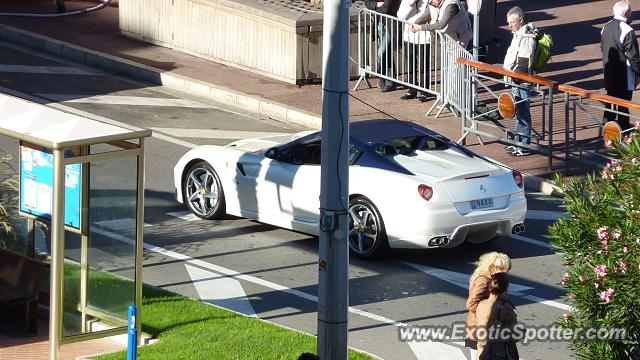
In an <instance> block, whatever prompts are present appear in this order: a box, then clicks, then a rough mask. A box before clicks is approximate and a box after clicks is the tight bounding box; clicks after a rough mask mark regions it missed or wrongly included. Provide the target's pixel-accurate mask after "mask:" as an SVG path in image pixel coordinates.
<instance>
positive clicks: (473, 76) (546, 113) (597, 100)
mask: <svg viewBox="0 0 640 360" xmlns="http://www.w3.org/2000/svg"><path fill="white" fill-rule="evenodd" d="M457 62H458V63H459V64H463V65H465V67H466V69H467V71H466V73H467V93H471V91H472V89H473V87H472V86H471V83H473V82H476V83H477V82H481V81H482V80H486V79H489V80H492V81H495V82H498V83H503V84H505V85H507V87H517V86H520V85H521V83H523V82H525V83H530V84H533V86H534V88H535V89H536V91H537V92H538V94H541V95H542V97H543V100H542V127H541V128H542V129H540V130H541V131H540V132H539V134H540V135H538V136H537V137H538V139H537V140H538V146H524V147H526V148H529V149H530V150H534V151H536V152H539V153H542V154H544V155H546V156H548V158H549V162H548V167H549V169H551V168H552V161H553V159H554V158H556V159H561V160H564V162H565V167H566V168H567V169H568V167H569V159H573V160H578V161H587V162H589V163H590V164H597V165H599V166H601V165H602V162H603V161H608V160H609V157H608V154H607V153H606V152H602V151H601V150H602V149H603V146H602V144H603V141H602V126H603V125H604V123H603V121H602V119H603V118H604V116H603V114H606V113H607V112H609V113H615V114H625V115H626V114H627V113H626V112H622V111H619V110H618V108H619V107H626V108H628V109H631V110H639V111H640V104H638V103H634V102H631V101H627V100H624V99H620V98H616V97H612V96H608V95H604V94H601V93H598V92H595V91H592V90H585V89H582V88H579V87H576V86H572V85H565V84H560V83H557V82H555V81H553V80H551V79H548V78H545V77H542V76H537V75H528V74H523V73H517V72H513V71H509V70H505V69H503V68H501V67H498V66H494V65H491V64H486V63H483V62H479V61H474V60H469V59H465V58H459V59H457ZM480 71H482V72H483V73H484V74H482V73H480ZM487 73H489V74H494V76H495V75H501V76H502V77H507V78H510V79H511V80H500V79H498V78H495V77H490V76H487V75H486V74H487ZM513 79H515V81H514V80H513ZM485 88H486V89H487V90H488V92H491V93H493V92H492V91H491V90H490V89H489V88H488V87H485ZM493 94H494V95H496V94H495V93H493ZM560 96H562V97H564V129H562V125H560V126H559V128H560V131H562V132H564V146H563V147H564V156H561V155H560V156H559V155H557V154H555V153H554V152H557V151H556V150H557V148H558V147H559V145H561V144H554V138H553V134H554V114H553V109H554V97H555V98H558V97H560ZM496 97H497V96H496ZM468 98H471V96H469V97H468ZM467 104H468V103H467ZM578 109H581V110H582V111H584V112H585V113H587V118H589V119H590V120H591V123H590V124H588V126H587V125H581V126H579V125H578V124H577V120H576V118H577V114H578ZM492 111H495V112H497V109H493V110H490V111H489V112H492ZM596 111H597V114H596V115H594V112H596ZM486 114H487V113H484V114H480V115H476V116H471V118H470V119H464V112H463V124H462V131H463V137H462V138H461V140H464V137H465V136H466V135H467V134H470V133H471V134H476V135H477V136H479V137H480V136H483V137H484V136H488V137H490V138H492V139H494V140H497V141H499V142H503V143H505V144H513V145H515V143H514V142H513V141H512V140H510V139H509V136H508V135H509V131H510V130H507V129H505V128H502V130H504V131H505V132H506V133H507V136H504V137H502V136H499V135H496V134H495V133H494V134H492V133H488V132H486V131H481V130H479V126H480V125H481V123H482V122H480V121H479V117H480V116H482V115H486ZM629 117H630V119H634V120H636V119H638V117H637V116H635V115H632V114H629ZM545 118H548V121H547V122H545ZM571 120H573V121H571ZM468 121H470V122H471V126H467V122H468ZM532 122H533V121H532ZM485 125H486V124H485ZM556 125H557V124H556ZM488 126H491V124H489V125H488ZM494 127H497V128H500V127H499V126H494ZM595 127H597V128H598V135H597V136H591V135H589V136H590V137H585V138H581V139H578V137H579V136H578V132H579V130H585V129H587V130H588V129H592V128H595ZM555 130H556V131H558V129H555ZM631 130H632V129H629V130H625V131H623V132H622V134H624V133H626V132H628V131H631ZM532 137H533V136H532ZM540 140H545V141H546V144H545V145H544V146H541V145H540ZM519 146H522V145H521V144H519ZM560 149H562V148H560ZM586 154H589V156H586ZM576 155H577V156H576ZM594 156H595V157H596V158H594ZM594 159H595V160H594ZM597 160H602V161H597Z"/></svg>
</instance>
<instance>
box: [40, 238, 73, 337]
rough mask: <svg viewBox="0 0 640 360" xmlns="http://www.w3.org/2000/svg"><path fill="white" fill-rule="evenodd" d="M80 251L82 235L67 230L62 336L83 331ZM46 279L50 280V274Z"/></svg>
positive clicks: (65, 239)
mask: <svg viewBox="0 0 640 360" xmlns="http://www.w3.org/2000/svg"><path fill="white" fill-rule="evenodd" d="M80 253H81V236H80V235H79V234H77V233H74V232H71V231H65V232H64V267H63V269H64V281H63V282H64V285H63V288H64V292H63V298H62V300H63V305H62V308H63V315H62V336H70V335H77V334H81V333H82V312H81V309H80V296H81V291H80V290H81V282H80V277H81V276H80ZM46 281H47V282H49V276H47V278H46Z"/></svg>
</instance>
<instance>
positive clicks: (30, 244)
mask: <svg viewBox="0 0 640 360" xmlns="http://www.w3.org/2000/svg"><path fill="white" fill-rule="evenodd" d="M27 257H30V258H32V259H35V258H36V221H35V220H33V219H27Z"/></svg>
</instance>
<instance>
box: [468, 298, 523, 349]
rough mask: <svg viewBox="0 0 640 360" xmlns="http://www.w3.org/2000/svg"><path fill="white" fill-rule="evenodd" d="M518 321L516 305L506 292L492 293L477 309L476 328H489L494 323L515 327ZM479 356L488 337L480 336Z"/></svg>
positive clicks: (505, 326)
mask: <svg viewBox="0 0 640 360" xmlns="http://www.w3.org/2000/svg"><path fill="white" fill-rule="evenodd" d="M500 305H502V308H501V309H500ZM517 321H518V317H517V315H516V311H515V307H514V306H513V304H512V303H511V301H509V298H508V297H507V295H506V294H501V295H497V296H496V295H491V296H489V298H487V299H485V300H482V301H480V303H479V304H478V308H477V309H476V324H475V325H476V328H481V327H482V328H485V329H489V328H490V327H491V326H493V325H500V326H501V327H502V328H511V329H513V328H514V327H515V325H516V323H517ZM477 340H478V356H480V354H482V350H483V349H484V347H485V345H486V344H487V339H486V338H480V337H478V339H477Z"/></svg>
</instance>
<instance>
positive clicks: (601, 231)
mask: <svg viewBox="0 0 640 360" xmlns="http://www.w3.org/2000/svg"><path fill="white" fill-rule="evenodd" d="M607 229H608V227H607V226H601V227H599V228H598V230H596V233H597V234H598V239H600V240H606V239H607V238H608V237H609V233H608V231H607ZM638 239H639V240H640V238H638Z"/></svg>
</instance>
